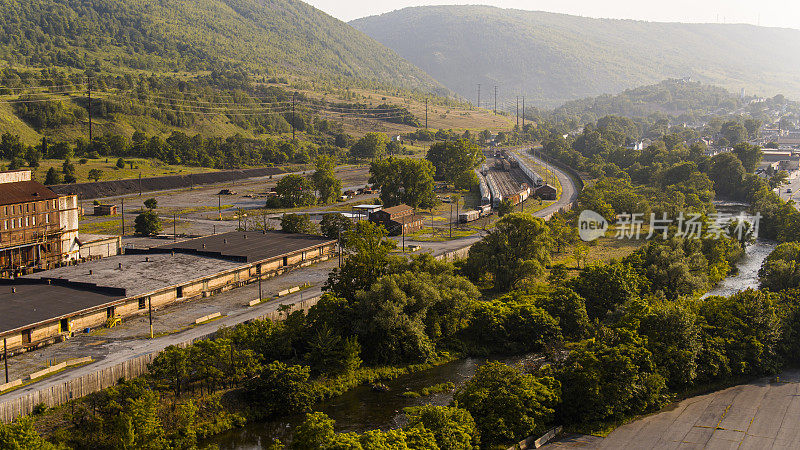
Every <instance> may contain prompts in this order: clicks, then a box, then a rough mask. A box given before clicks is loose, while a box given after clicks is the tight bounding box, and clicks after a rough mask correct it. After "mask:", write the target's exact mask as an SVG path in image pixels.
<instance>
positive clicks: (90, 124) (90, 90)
mask: <svg viewBox="0 0 800 450" xmlns="http://www.w3.org/2000/svg"><path fill="white" fill-rule="evenodd" d="M86 81H87V86H88V88H89V144H91V143H92V78H91V77H89V76H87V77H86Z"/></svg>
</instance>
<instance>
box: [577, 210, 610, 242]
mask: <svg viewBox="0 0 800 450" xmlns="http://www.w3.org/2000/svg"><path fill="white" fill-rule="evenodd" d="M606 231H608V221H607V220H606V219H605V218H604V217H603V216H601V215H600V214H597V213H596V212H594V211H590V210H588V209H586V210H583V211H582V212H581V215H580V216H579V217H578V236H580V237H581V240H583V241H585V242H592V241H594V240H597V239H600V238H601V237H603V236H605V234H606Z"/></svg>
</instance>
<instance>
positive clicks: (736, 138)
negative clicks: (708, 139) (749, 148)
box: [722, 121, 747, 146]
mask: <svg viewBox="0 0 800 450" xmlns="http://www.w3.org/2000/svg"><path fill="white" fill-rule="evenodd" d="M722 136H723V137H724V138H725V139H726V140H727V141H728V144H729V145H731V146H736V145H738V144H740V143H742V142H745V141H746V140H747V129H746V128H745V127H744V125H742V124H741V123H739V122H735V121H731V122H725V123H724V124H722Z"/></svg>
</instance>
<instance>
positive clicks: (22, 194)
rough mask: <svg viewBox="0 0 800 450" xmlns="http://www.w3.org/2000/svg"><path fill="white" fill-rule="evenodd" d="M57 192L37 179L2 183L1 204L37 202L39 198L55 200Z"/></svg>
mask: <svg viewBox="0 0 800 450" xmlns="http://www.w3.org/2000/svg"><path fill="white" fill-rule="evenodd" d="M57 198H58V195H56V193H55V192H53V191H51V190H50V188H48V187H47V186H45V185H43V184H41V183H39V182H36V181H18V182H16V183H0V205H15V204H17V203H27V202H35V201H39V200H55V199H57Z"/></svg>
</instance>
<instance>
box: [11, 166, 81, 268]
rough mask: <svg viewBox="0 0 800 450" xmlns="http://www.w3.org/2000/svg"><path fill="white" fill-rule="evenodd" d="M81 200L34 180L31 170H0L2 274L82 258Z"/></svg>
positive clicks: (48, 266) (51, 265) (46, 266)
mask: <svg viewBox="0 0 800 450" xmlns="http://www.w3.org/2000/svg"><path fill="white" fill-rule="evenodd" d="M79 252H80V249H79V244H78V200H77V197H76V196H74V195H62V196H59V195H57V194H56V193H55V192H53V191H52V190H50V189H49V188H48V187H46V186H44V185H43V184H41V183H38V182H36V181H34V180H33V179H32V178H31V171H30V170H16V171H11V172H0V277H9V276H14V275H17V274H24V273H30V272H31V271H33V270H35V269H47V268H50V267H55V266H56V265H59V264H62V263H64V262H67V261H70V260H75V259H77V258H78V257H79Z"/></svg>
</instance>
